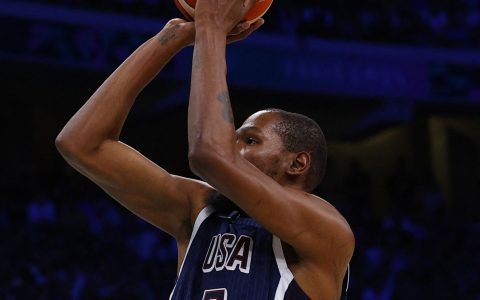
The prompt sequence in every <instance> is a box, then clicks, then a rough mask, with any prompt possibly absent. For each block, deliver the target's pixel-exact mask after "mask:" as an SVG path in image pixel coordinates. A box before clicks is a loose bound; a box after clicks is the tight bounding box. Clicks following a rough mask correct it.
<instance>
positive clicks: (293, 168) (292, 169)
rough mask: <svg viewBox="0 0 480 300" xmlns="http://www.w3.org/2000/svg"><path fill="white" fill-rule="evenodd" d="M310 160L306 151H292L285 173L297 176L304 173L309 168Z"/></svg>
mask: <svg viewBox="0 0 480 300" xmlns="http://www.w3.org/2000/svg"><path fill="white" fill-rule="evenodd" d="M310 160H311V158H310V153H308V152H299V153H294V154H293V157H292V160H291V162H290V166H289V168H288V169H287V174H288V175H293V176H298V175H301V174H303V173H305V172H306V171H307V170H308V168H310Z"/></svg>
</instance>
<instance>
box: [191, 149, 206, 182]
mask: <svg viewBox="0 0 480 300" xmlns="http://www.w3.org/2000/svg"><path fill="white" fill-rule="evenodd" d="M211 160H212V158H211V154H209V153H208V151H206V150H204V149H203V148H201V147H194V148H193V149H190V150H189V152H188V163H189V166H190V170H191V171H192V172H193V173H194V174H195V175H197V176H199V177H201V178H203V176H202V175H203V174H204V172H205V170H207V169H208V168H209V165H210V163H209V162H210V161H211Z"/></svg>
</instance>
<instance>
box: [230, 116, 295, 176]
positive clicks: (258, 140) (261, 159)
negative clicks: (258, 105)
mask: <svg viewBox="0 0 480 300" xmlns="http://www.w3.org/2000/svg"><path fill="white" fill-rule="evenodd" d="M279 119H280V117H279V115H278V113H275V112H268V111H259V112H257V113H255V114H253V115H252V116H250V117H249V118H248V119H247V120H246V121H245V122H244V123H243V125H242V126H241V127H240V128H239V129H238V130H237V147H238V150H239V152H240V155H242V156H243V157H244V158H245V159H246V160H248V161H249V162H250V163H252V164H253V165H254V166H256V167H257V168H258V169H260V170H261V171H262V172H263V173H265V174H267V175H268V176H270V177H272V178H273V179H276V180H277V181H278V179H279V178H281V176H282V175H283V173H282V170H285V169H284V168H283V167H284V165H285V164H286V163H287V162H286V155H287V151H286V150H285V149H284V147H283V143H282V140H281V138H280V136H278V134H277V133H276V132H275V129H274V128H275V124H276V123H277V122H278V121H279Z"/></svg>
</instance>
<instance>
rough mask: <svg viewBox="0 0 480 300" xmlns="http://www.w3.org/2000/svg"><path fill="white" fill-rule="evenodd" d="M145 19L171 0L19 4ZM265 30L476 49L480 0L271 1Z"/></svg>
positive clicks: (169, 11) (169, 9)
mask: <svg viewBox="0 0 480 300" xmlns="http://www.w3.org/2000/svg"><path fill="white" fill-rule="evenodd" d="M23 1H34V2H43V3H49V4H55V5H60V6H65V7H72V8H80V9H88V10H96V11H103V12H111V13H119V14H129V15H135V16H143V17H150V18H156V17H157V18H158V17H161V18H173V17H176V16H179V11H178V10H177V9H176V7H175V5H174V3H173V0H168V1H165V0H112V1H98V0H23ZM266 19H267V21H268V22H267V24H266V26H265V29H266V30H269V31H272V32H278V33H282V34H289V35H294V36H302V37H322V38H332V39H342V40H354V41H369V42H380V43H393V44H411V45H429V46H430V45H434V46H441V47H468V48H476V47H479V46H480V1H479V0H419V1H395V0H394V1H386V0H383V1H372V0H368V1H361V2H359V1H355V0H340V1H333V0H323V1H313V0H295V1H293V0H290V1H274V4H273V5H272V8H271V10H270V11H269V12H268V14H267V15H266Z"/></svg>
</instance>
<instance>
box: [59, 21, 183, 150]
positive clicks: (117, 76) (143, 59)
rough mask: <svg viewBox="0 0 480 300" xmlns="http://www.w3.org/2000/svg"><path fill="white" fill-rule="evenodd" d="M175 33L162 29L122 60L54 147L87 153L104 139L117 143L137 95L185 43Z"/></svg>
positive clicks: (173, 30) (171, 30) (73, 119)
mask: <svg viewBox="0 0 480 300" xmlns="http://www.w3.org/2000/svg"><path fill="white" fill-rule="evenodd" d="M178 30H181V28H180V27H179V26H178V25H177V26H172V27H170V28H165V29H163V30H162V31H161V32H160V33H159V34H157V35H156V36H155V37H153V38H151V39H150V40H148V41H147V42H145V43H144V44H143V45H142V46H140V47H139V48H138V49H137V50H136V51H135V52H134V53H133V54H132V55H131V56H130V57H129V58H128V59H127V60H125V62H124V63H122V64H121V65H120V66H119V67H118V68H117V70H115V72H113V74H112V75H110V77H109V78H108V79H107V80H106V81H105V82H104V83H103V84H102V85H101V86H100V87H99V88H98V90H97V91H96V92H95V93H94V94H93V95H92V96H91V97H90V99H89V100H88V101H87V102H86V103H85V105H83V107H82V108H81V109H80V110H79V111H78V112H77V113H76V114H75V115H74V116H73V117H72V118H71V119H70V121H69V122H68V123H67V125H66V126H65V127H64V129H63V130H62V132H61V133H60V134H59V136H58V138H57V145H59V146H64V147H63V148H72V147H73V148H75V149H76V150H80V151H82V152H90V151H94V150H95V149H97V148H98V147H99V146H100V145H101V144H102V143H103V142H104V141H106V140H118V138H119V136H120V132H121V129H122V127H123V124H124V122H125V119H126V118H127V115H128V113H129V111H130V109H131V107H132V105H133V104H134V102H135V99H136V97H137V95H138V94H139V93H140V92H141V91H142V90H143V88H144V87H145V86H146V85H147V84H148V83H149V82H150V81H151V80H152V79H153V78H154V77H155V76H156V75H157V74H158V72H160V71H161V69H162V68H163V67H164V66H165V65H166V64H167V63H168V61H169V60H170V59H171V58H172V57H173V56H174V55H175V54H176V53H177V52H178V51H179V50H180V49H182V48H183V47H184V46H185V45H186V44H188V36H187V35H185V34H184V35H182V34H181V33H179V32H178ZM59 148H62V147H59Z"/></svg>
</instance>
